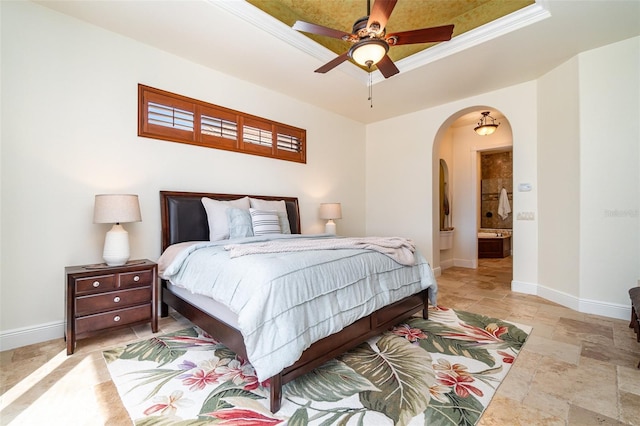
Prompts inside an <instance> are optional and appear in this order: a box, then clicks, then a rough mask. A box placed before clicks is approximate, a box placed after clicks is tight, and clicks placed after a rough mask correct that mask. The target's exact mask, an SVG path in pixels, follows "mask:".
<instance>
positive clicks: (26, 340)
mask: <svg viewBox="0 0 640 426" xmlns="http://www.w3.org/2000/svg"><path fill="white" fill-rule="evenodd" d="M63 337H64V321H60V322H50V323H47V324H40V325H36V326H32V327H23V328H16V329H13V330H9V331H5V332H2V333H0V351H7V350H9V349H15V348H19V347H22V346H27V345H33V344H34V343H42V342H46V341H47V340H54V339H62V338H63Z"/></svg>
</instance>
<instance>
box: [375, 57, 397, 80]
mask: <svg viewBox="0 0 640 426" xmlns="http://www.w3.org/2000/svg"><path fill="white" fill-rule="evenodd" d="M376 67H378V69H379V70H380V72H381V73H382V75H384V78H389V77H391V76H392V75H396V74H398V73H399V72H400V70H399V69H398V67H396V64H394V63H393V61H392V60H391V58H389V55H384V58H382V59H381V60H380V62H378V63H377V64H376Z"/></svg>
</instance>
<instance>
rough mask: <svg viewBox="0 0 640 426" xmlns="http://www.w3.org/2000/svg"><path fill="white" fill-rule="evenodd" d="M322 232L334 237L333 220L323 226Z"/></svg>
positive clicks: (334, 227)
mask: <svg viewBox="0 0 640 426" xmlns="http://www.w3.org/2000/svg"><path fill="white" fill-rule="evenodd" d="M324 232H325V233H327V234H332V235H336V223H335V222H334V221H333V219H329V220H328V221H327V224H326V225H325V226H324Z"/></svg>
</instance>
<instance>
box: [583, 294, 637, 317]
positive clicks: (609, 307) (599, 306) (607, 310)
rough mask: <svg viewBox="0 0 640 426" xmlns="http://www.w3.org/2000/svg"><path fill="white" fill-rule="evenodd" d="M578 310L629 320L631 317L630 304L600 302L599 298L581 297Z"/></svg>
mask: <svg viewBox="0 0 640 426" xmlns="http://www.w3.org/2000/svg"><path fill="white" fill-rule="evenodd" d="M579 311H580V312H585V313H587V314H593V315H601V316H603V317H610V318H617V319H621V320H629V319H630V318H631V306H626V305H621V304H619V303H610V302H601V301H599V300H589V299H581V300H580V309H579Z"/></svg>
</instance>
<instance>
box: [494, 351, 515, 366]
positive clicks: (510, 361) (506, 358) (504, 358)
mask: <svg viewBox="0 0 640 426" xmlns="http://www.w3.org/2000/svg"><path fill="white" fill-rule="evenodd" d="M498 353H499V354H500V355H502V362H504V363H507V364H513V362H514V361H515V360H516V357H515V356H514V355H511V354H509V353H506V352H504V351H498Z"/></svg>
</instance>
